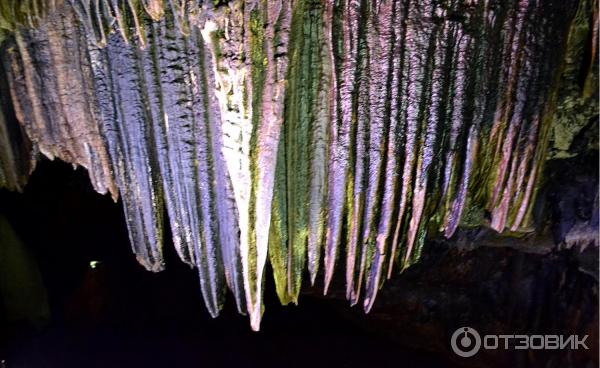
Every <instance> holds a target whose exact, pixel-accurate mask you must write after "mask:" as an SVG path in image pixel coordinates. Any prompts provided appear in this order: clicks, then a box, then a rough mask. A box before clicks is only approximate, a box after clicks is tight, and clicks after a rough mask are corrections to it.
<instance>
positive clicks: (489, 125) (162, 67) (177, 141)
mask: <svg viewBox="0 0 600 368" xmlns="http://www.w3.org/2000/svg"><path fill="white" fill-rule="evenodd" d="M542 3H543V4H542ZM542 3H538V2H533V1H517V0H514V1H508V2H499V1H451V0H426V1H416V0H404V1H400V0H377V1H366V0H363V1H351V0H342V1H333V0H300V1H294V2H291V1H289V0H277V1H267V0H251V1H229V2H222V1H215V2H203V1H196V0H195V1H178V0H169V1H161V0H142V1H136V0H95V1H84V0H69V1H68V2H58V1H57V2H56V3H54V2H52V3H48V4H46V5H44V6H43V7H42V8H40V9H33V8H31V9H29V8H27V7H26V8H19V9H18V14H17V13H15V9H17V8H15V7H14V2H10V6H5V5H6V4H5V5H2V6H0V21H1V22H2V23H1V25H0V27H1V28H2V29H4V30H5V32H9V33H10V37H9V39H7V40H6V41H5V42H4V45H3V46H2V47H3V50H6V52H4V53H3V54H2V62H3V64H4V65H5V69H6V70H5V76H6V77H7V79H8V80H9V82H10V83H9V84H10V97H11V100H12V105H13V106H14V109H15V112H16V118H17V120H18V121H19V123H20V124H21V126H22V127H23V128H24V131H25V133H26V134H27V137H28V139H30V140H31V142H32V145H33V150H39V151H40V152H41V153H42V154H44V155H46V156H48V157H50V158H53V157H58V158H60V159H62V160H65V161H67V162H71V163H73V164H77V165H82V166H84V167H86V168H87V169H88V171H89V173H90V178H91V181H92V184H93V185H94V187H95V188H96V190H97V191H98V192H100V193H106V192H110V193H111V194H112V195H113V197H114V198H115V199H116V195H117V193H118V194H120V196H121V198H122V203H123V207H124V211H125V214H126V219H127V225H128V229H129V234H130V239H131V244H132V248H133V251H134V253H135V254H136V256H137V258H138V260H139V261H140V263H141V264H143V265H144V266H145V267H146V268H147V269H149V270H153V271H159V270H161V269H162V268H163V267H164V264H163V258H162V243H163V221H164V214H163V207H165V208H166V211H167V215H168V219H169V226H170V228H171V232H172V234H173V243H174V245H175V247H176V249H177V252H178V254H179V256H180V258H181V259H182V260H183V261H184V262H186V263H188V264H190V265H191V266H194V267H197V268H198V272H199V277H200V284H201V290H202V294H203V297H204V300H205V303H206V306H207V309H208V310H209V313H210V314H211V315H213V316H216V315H217V314H218V313H219V310H220V308H221V306H222V304H223V300H224V297H225V289H226V287H228V288H229V289H230V290H231V291H232V292H233V295H234V297H235V301H236V303H237V307H238V310H239V311H240V312H241V313H245V312H248V314H249V317H250V321H251V326H252V328H253V329H255V330H258V329H259V326H260V320H261V317H262V313H263V305H262V295H263V286H264V284H265V277H267V276H266V275H265V268H266V262H267V259H268V260H269V261H270V263H271V266H272V269H273V277H274V280H275V285H276V288H277V293H278V296H279V298H280V300H281V302H282V303H284V304H287V303H290V302H292V303H297V302H298V296H299V293H300V289H301V286H302V283H303V278H304V276H305V275H304V274H305V271H306V270H307V271H308V275H309V279H310V282H311V283H313V284H314V283H315V280H316V277H317V275H318V274H319V272H320V269H321V268H322V269H323V273H322V276H323V278H324V281H325V282H324V286H325V292H327V290H328V288H329V286H330V284H331V281H332V279H333V275H334V272H336V269H339V268H340V267H339V266H340V265H337V264H338V263H340V264H341V266H344V267H345V280H346V296H347V298H348V300H349V301H350V303H351V304H356V303H358V302H360V301H361V298H362V302H363V307H364V309H365V310H366V311H367V312H368V311H369V310H370V309H371V307H372V306H373V303H374V301H375V298H376V295H377V292H378V290H379V288H380V287H381V285H382V284H383V280H384V277H383V275H386V276H387V277H388V278H389V277H391V276H392V275H393V274H394V270H396V271H397V272H400V271H402V270H404V269H406V268H407V267H409V266H410V265H411V264H413V263H414V262H416V261H417V260H418V259H419V257H420V253H421V249H422V247H423V245H424V242H425V239H426V237H427V236H428V234H429V235H434V234H435V233H437V232H440V233H442V234H443V235H445V236H446V237H450V236H452V234H453V233H454V232H455V231H456V229H457V228H458V227H459V226H460V224H461V218H462V217H463V213H464V212H465V210H466V208H467V207H478V208H483V209H486V210H487V211H489V213H490V215H491V218H490V221H489V223H488V224H487V225H488V226H490V227H492V228H493V229H495V230H496V231H498V232H503V231H512V232H521V231H528V230H529V229H530V227H531V226H532V219H531V209H532V204H533V202H534V199H535V196H536V191H537V188H538V183H539V182H540V180H541V168H542V166H543V162H544V160H545V155H546V151H547V144H548V137H549V129H550V128H549V127H550V123H551V121H550V120H551V117H552V114H553V111H554V105H555V101H556V98H557V86H558V80H559V79H558V78H559V76H560V69H561V65H562V64H563V59H564V51H565V49H566V42H567V40H568V38H567V36H568V34H569V27H570V22H571V19H572V18H573V16H574V14H575V10H576V9H577V1H575V0H572V1H565V2H560V3H557V2H548V3H547V4H546V3H545V2H542ZM28 4H30V5H31V6H33V5H36V4H38V2H35V1H34V2H31V3H28ZM40 4H41V3H40ZM44 4H45V3H44ZM23 9H25V10H23ZM594 17H595V15H594ZM7 19H9V20H8V21H7ZM30 19H35V20H36V21H35V22H34V21H29V20H30ZM593 19H594V21H597V20H596V18H593ZM7 97H8V96H6V95H5V94H3V95H2V98H3V99H5V98H7ZM5 126H8V124H6V122H5V121H4V120H3V119H2V115H0V142H3V143H2V144H3V147H2V150H0V164H1V166H0V169H1V170H0V174H1V176H0V184H1V185H3V186H8V187H9V188H12V189H20V188H21V187H22V184H17V183H21V182H19V181H18V180H17V179H15V176H14V175H15V173H17V172H20V171H18V170H17V169H16V168H15V167H14V165H15V162H18V158H17V157H16V156H15V154H13V151H14V149H12V148H10V147H9V145H8V143H5V142H7V138H6V137H7V133H6V132H7V130H6V129H4V127H5ZM13 148H14V147H13ZM21 162H22V161H21ZM11 165H12V166H11ZM10 175H12V176H10ZM19 175H22V174H19ZM337 272H340V271H339V270H337Z"/></svg>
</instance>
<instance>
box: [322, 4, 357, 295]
mask: <svg viewBox="0 0 600 368" xmlns="http://www.w3.org/2000/svg"><path fill="white" fill-rule="evenodd" d="M339 6H340V9H339V11H340V12H341V14H342V15H341V17H342V19H341V23H342V24H341V29H339V30H334V31H333V33H332V34H334V35H333V36H332V37H333V38H336V39H337V38H338V37H339V38H340V39H341V40H342V46H341V49H340V53H341V54H340V55H335V57H336V58H339V65H340V68H339V70H336V71H335V78H336V79H337V81H336V83H335V86H337V93H336V95H335V97H334V98H335V100H336V105H337V111H338V112H337V113H336V115H335V117H336V119H335V120H333V121H332V124H331V134H330V136H331V143H330V157H329V182H328V185H329V189H328V191H329V194H328V196H329V198H328V202H329V211H328V218H327V234H326V240H325V257H324V258H325V260H324V270H325V293H327V290H328V288H329V285H330V283H331V279H332V278H333V272H334V270H335V264H336V261H337V256H338V248H339V247H340V242H341V238H342V236H343V234H342V226H343V225H342V221H343V220H344V208H345V205H346V191H347V185H348V180H349V172H348V170H349V162H348V161H349V158H350V152H349V150H350V135H351V132H352V130H353V129H354V128H353V124H354V119H355V114H356V112H355V109H354V104H353V100H354V98H355V84H356V78H355V77H356V67H357V55H358V28H359V13H360V4H359V2H358V1H355V0H351V1H343V2H341V3H340V5H339ZM334 106H335V105H334Z"/></svg>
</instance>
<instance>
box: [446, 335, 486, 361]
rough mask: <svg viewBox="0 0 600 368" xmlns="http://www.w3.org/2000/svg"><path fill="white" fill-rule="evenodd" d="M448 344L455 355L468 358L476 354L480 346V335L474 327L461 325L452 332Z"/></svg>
mask: <svg viewBox="0 0 600 368" xmlns="http://www.w3.org/2000/svg"><path fill="white" fill-rule="evenodd" d="M450 344H451V345H452V350H453V351H454V353H456V355H458V356H461V357H463V358H468V357H472V356H473V355H475V354H477V352H478V351H479V349H480V348H481V337H480V336H479V333H477V331H476V330H475V329H474V328H471V327H461V328H459V329H458V330H456V331H454V333H453V334H452V340H451V341H450Z"/></svg>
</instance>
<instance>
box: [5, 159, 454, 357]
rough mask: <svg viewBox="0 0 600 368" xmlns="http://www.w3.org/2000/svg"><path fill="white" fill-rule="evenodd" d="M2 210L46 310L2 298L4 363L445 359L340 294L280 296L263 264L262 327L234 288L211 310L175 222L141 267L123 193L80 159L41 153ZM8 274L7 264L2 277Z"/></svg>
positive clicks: (8, 279)
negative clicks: (181, 251)
mask: <svg viewBox="0 0 600 368" xmlns="http://www.w3.org/2000/svg"><path fill="white" fill-rule="evenodd" d="M0 217H4V220H3V221H5V222H6V223H7V224H8V225H7V226H8V227H9V228H10V229H12V230H13V231H14V234H16V238H17V240H14V242H15V243H19V244H22V247H23V248H26V253H27V254H29V255H30V259H29V262H30V267H38V268H39V274H41V285H38V286H40V287H41V288H40V290H41V291H40V292H39V293H44V292H45V295H37V296H35V297H33V298H32V299H31V302H30V303H39V304H40V305H39V306H37V305H36V306H33V308H32V310H33V311H32V312H31V313H32V314H36V310H41V312H40V313H38V315H33V316H29V317H31V318H28V316H17V317H19V318H17V317H15V316H14V315H11V313H10V310H9V308H8V307H6V306H7V305H9V304H10V303H9V301H7V300H0V308H2V309H0V326H1V327H0V361H2V360H4V365H2V364H0V367H2V368H16V367H36V368H40V367H53V368H54V367H61V368H67V367H188V366H194V367H230V366H233V367H236V366H243V367H281V366H286V367H398V366H424V367H442V366H443V367H447V366H451V364H450V363H449V362H448V361H446V360H445V359H444V358H443V357H441V356H437V355H435V354H432V353H425V352H419V351H414V350H411V349H408V348H403V347H402V346H401V345H399V344H398V343H397V342H395V341H393V340H391V339H388V338H386V337H385V335H386V334H381V333H378V332H373V331H372V329H369V328H364V327H362V326H359V325H358V324H356V323H354V322H353V321H352V320H349V319H348V318H347V317H346V316H345V315H344V314H345V313H342V312H340V311H342V310H344V309H347V308H348V307H347V305H346V303H345V302H342V301H339V300H327V299H322V298H317V297H312V296H310V295H307V296H303V297H301V300H300V305H299V306H297V307H296V306H289V307H283V306H280V305H279V302H278V301H277V298H276V295H275V291H274V290H275V288H274V285H272V279H271V278H270V276H269V277H268V278H267V286H266V295H265V309H266V312H265V314H264V319H263V323H262V328H261V331H260V332H258V333H255V332H252V331H251V330H250V326H249V323H248V320H247V317H245V316H241V315H238V314H237V311H236V310H235V306H234V305H233V297H231V296H229V298H228V300H227V302H226V305H225V307H224V310H223V311H222V313H221V316H220V317H218V318H216V319H212V318H210V316H209V315H208V313H207V311H206V309H205V307H204V304H203V302H202V299H201V294H200V289H199V282H198V278H197V275H196V271H195V270H194V269H191V268H189V267H188V266H187V265H185V264H184V263H182V262H181V261H179V259H178V258H177V255H176V253H175V251H174V248H173V245H172V243H171V241H170V234H166V236H165V242H166V244H165V249H164V252H165V258H166V270H165V271H163V272H160V273H156V274H154V273H151V272H147V271H145V270H144V269H143V268H142V267H141V266H140V265H138V264H137V262H136V261H135V257H134V256H133V253H132V252H131V249H130V246H129V239H128V235H127V229H126V227H125V222H124V218H123V214H122V210H121V205H120V203H114V202H113V201H112V200H111V199H110V197H109V196H100V195H98V194H97V193H95V192H94V191H93V189H92V188H91V186H90V184H89V180H88V178H87V173H86V172H85V170H83V169H77V170H73V169H72V168H71V167H70V166H69V165H67V164H64V163H62V162H60V161H55V162H51V161H48V160H42V161H41V162H40V163H39V165H38V167H37V169H36V171H35V172H34V173H33V175H32V176H31V178H30V180H29V183H28V184H27V187H26V189H25V191H24V193H22V194H18V193H13V192H8V191H0ZM7 239H8V238H6V239H1V238H0V243H2V242H3V241H8V240H7ZM8 261H9V262H10V261H11V260H8ZM16 269H19V268H18V267H16ZM267 274H268V275H270V272H267ZM13 276H15V275H10V276H6V275H4V277H5V281H6V282H5V284H10V282H11V280H17V278H14V279H13ZM26 276H27V277H28V275H25V276H24V277H26ZM0 277H2V274H1V273H0ZM15 277H16V276H15ZM31 283H33V284H35V283H36V281H35V278H34V279H33V281H31V282H30V284H31ZM269 283H271V284H269ZM38 284H40V282H38ZM28 285H29V284H28ZM7 287H8V288H10V286H7ZM12 287H13V289H14V288H17V294H19V289H18V288H19V287H20V286H19V285H14V283H13V285H12ZM26 287H29V286H26ZM39 293H38V294H39ZM5 295H6V293H5ZM0 298H2V293H0ZM45 299H46V300H47V309H49V315H48V314H44V312H43V310H44V306H43V305H41V304H44V300H45ZM25 302H27V301H25ZM2 306H4V307H2ZM38 307H39V308H38ZM365 321H367V322H368V317H365ZM363 322H364V321H363ZM390 327H393V326H390ZM393 328H396V327H393Z"/></svg>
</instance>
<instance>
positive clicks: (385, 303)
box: [306, 231, 598, 367]
mask: <svg viewBox="0 0 600 368" xmlns="http://www.w3.org/2000/svg"><path fill="white" fill-rule="evenodd" d="M470 236H474V234H471V235H470ZM490 236H491V237H490ZM512 243H513V244H512V247H507V246H506V239H498V238H496V237H495V236H493V235H491V234H489V233H488V232H486V231H483V232H479V233H478V235H477V241H476V242H474V243H471V245H470V246H465V244H464V243H463V244H458V243H454V242H440V243H437V244H436V243H428V247H427V249H426V250H424V254H423V257H422V260H421V261H420V262H419V263H417V264H415V265H414V266H413V267H411V268H410V269H408V270H406V272H404V273H402V275H399V276H398V277H395V278H394V279H393V280H391V281H390V282H389V284H388V285H386V287H385V288H383V289H382V290H381V292H380V294H381V295H380V296H379V297H378V298H379V299H378V303H376V304H375V306H374V307H373V309H372V310H371V312H370V313H369V315H368V316H366V317H365V316H364V315H363V314H362V313H359V312H358V311H356V310H354V309H342V308H340V311H341V312H342V313H344V314H345V316H346V318H347V319H348V321H349V322H351V323H356V324H358V325H360V326H362V327H363V328H364V329H366V330H367V331H369V332H371V333H380V334H383V335H384V336H386V337H387V338H391V339H393V340H394V341H396V342H397V343H398V345H399V346H409V347H414V348H418V349H423V350H425V351H431V352H435V353H438V354H444V355H445V356H446V357H447V358H448V359H449V360H451V361H452V360H453V361H455V362H456V363H457V364H460V366H472V367H507V366H511V367H595V366H597V365H598V273H597V272H598V267H597V263H598V252H597V248H588V251H589V252H586V253H587V254H586V258H587V259H588V260H591V261H592V262H590V264H589V265H585V262H582V261H581V260H580V259H579V257H578V256H579V252H578V251H576V252H573V251H553V250H552V249H551V247H548V245H550V244H552V240H551V239H547V240H546V241H545V242H544V241H543V240H541V239H539V238H538V239H531V240H528V241H523V240H513V242H512ZM544 243H545V244H546V246H544ZM540 248H543V249H544V250H543V251H540ZM593 260H595V262H593ZM590 268H591V269H592V270H594V273H593V274H590V273H588V271H589V269H590ZM311 291H312V292H313V293H314V294H312V293H311ZM306 292H307V293H311V294H312V295H313V296H315V297H318V295H319V294H320V293H319V291H318V290H314V289H313V290H307V291H306ZM328 297H329V298H333V299H343V298H344V297H345V296H344V291H343V289H335V288H332V293H331V295H330V296H328ZM464 326H469V327H472V328H474V329H475V330H477V331H478V332H479V334H480V335H481V336H483V335H486V334H497V335H499V334H506V335H518V334H528V335H536V334H537V335H540V334H542V335H543V334H558V335H569V334H576V335H578V336H580V338H583V336H584V335H588V337H587V339H586V345H587V346H588V348H589V350H584V349H580V350H569V349H567V350H514V349H509V350H504V349H498V350H486V349H481V350H480V351H479V352H478V353H477V354H476V355H475V356H473V357H470V358H460V357H458V356H457V355H456V354H455V353H454V352H453V351H452V348H451V346H450V340H451V336H452V334H453V333H454V331H455V330H456V329H458V328H460V327H464Z"/></svg>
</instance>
